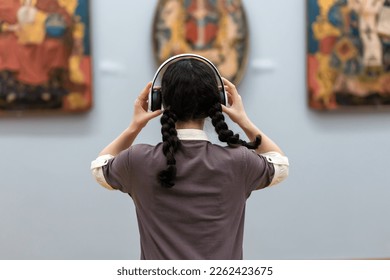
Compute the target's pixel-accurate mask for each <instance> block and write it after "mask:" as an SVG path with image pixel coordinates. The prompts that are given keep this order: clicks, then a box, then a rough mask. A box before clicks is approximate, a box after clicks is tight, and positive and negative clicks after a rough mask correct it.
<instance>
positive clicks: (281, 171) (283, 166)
mask: <svg viewBox="0 0 390 280" xmlns="http://www.w3.org/2000/svg"><path fill="white" fill-rule="evenodd" d="M261 155H262V156H263V157H265V158H266V159H267V161H268V162H269V163H272V164H273V165H274V168H275V174H274V177H273V179H272V182H271V184H270V186H273V185H276V184H279V183H280V182H282V181H283V180H284V179H286V178H287V176H288V171H289V162H288V158H287V157H286V156H282V155H281V154H279V153H277V152H268V153H264V154H261Z"/></svg>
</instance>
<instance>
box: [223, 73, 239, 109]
mask: <svg viewBox="0 0 390 280" xmlns="http://www.w3.org/2000/svg"><path fill="white" fill-rule="evenodd" d="M222 80H223V83H224V85H225V92H226V93H227V95H228V101H229V104H230V105H232V104H234V103H235V102H237V100H238V99H239V98H240V96H239V94H238V91H237V89H236V86H235V85H234V84H233V83H232V82H230V81H229V80H228V79H226V78H223V77H222Z"/></svg>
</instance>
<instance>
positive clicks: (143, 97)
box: [137, 82, 152, 101]
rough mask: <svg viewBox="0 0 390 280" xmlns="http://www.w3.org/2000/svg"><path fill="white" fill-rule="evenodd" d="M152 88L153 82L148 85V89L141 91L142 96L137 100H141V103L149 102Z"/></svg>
mask: <svg viewBox="0 0 390 280" xmlns="http://www.w3.org/2000/svg"><path fill="white" fill-rule="evenodd" d="M151 86H152V82H149V83H147V84H146V87H145V88H144V89H143V90H142V91H141V93H140V95H139V96H138V97H137V99H140V100H141V101H146V100H148V94H149V92H150V87H151Z"/></svg>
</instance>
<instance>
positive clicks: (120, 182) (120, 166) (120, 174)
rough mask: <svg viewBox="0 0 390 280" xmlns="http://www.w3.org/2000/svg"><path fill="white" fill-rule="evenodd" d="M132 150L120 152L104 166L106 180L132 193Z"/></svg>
mask: <svg viewBox="0 0 390 280" xmlns="http://www.w3.org/2000/svg"><path fill="white" fill-rule="evenodd" d="M130 150H131V148H129V149H127V150H124V151H122V152H120V153H119V154H118V155H117V156H115V157H114V158H112V159H109V160H108V162H107V164H106V165H104V166H102V171H103V175H104V178H105V180H106V182H107V183H108V184H109V185H110V186H111V187H112V188H113V189H117V190H120V191H122V192H124V193H130V192H131V189H130V185H131V182H130V176H129V174H130V173H131V170H130V160H131V159H130Z"/></svg>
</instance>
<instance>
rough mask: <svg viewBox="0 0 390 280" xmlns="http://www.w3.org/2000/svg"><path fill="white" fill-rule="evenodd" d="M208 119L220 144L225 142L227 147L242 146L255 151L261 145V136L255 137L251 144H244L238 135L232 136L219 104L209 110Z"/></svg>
mask: <svg viewBox="0 0 390 280" xmlns="http://www.w3.org/2000/svg"><path fill="white" fill-rule="evenodd" d="M208 113H209V117H210V118H211V123H212V124H213V126H214V128H215V131H216V132H217V134H218V139H219V141H221V142H226V143H227V144H228V145H229V147H237V146H244V147H247V148H248V149H253V150H254V149H257V148H258V147H259V146H260V144H261V135H257V136H256V138H255V139H254V141H253V142H246V141H244V140H241V139H240V136H239V135H238V134H234V133H233V131H231V130H230V129H229V127H228V125H227V124H226V122H225V117H224V115H223V114H222V106H221V104H220V103H216V104H214V105H213V106H212V107H211V108H210V110H209V112H208Z"/></svg>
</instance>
